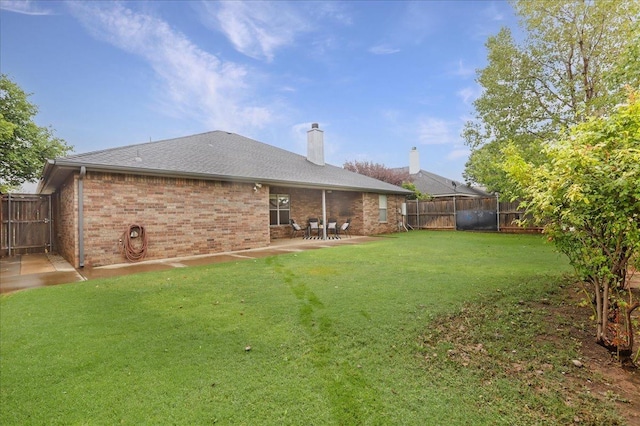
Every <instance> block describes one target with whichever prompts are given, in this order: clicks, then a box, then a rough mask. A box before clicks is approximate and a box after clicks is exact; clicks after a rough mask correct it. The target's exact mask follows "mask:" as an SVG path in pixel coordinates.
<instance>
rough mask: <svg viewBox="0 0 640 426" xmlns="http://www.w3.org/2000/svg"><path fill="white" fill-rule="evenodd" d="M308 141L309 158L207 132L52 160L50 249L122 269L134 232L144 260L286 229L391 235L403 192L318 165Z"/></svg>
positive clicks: (319, 153)
mask: <svg viewBox="0 0 640 426" xmlns="http://www.w3.org/2000/svg"><path fill="white" fill-rule="evenodd" d="M307 136H308V141H307V142H308V153H307V156H306V157H305V156H302V155H298V154H295V153H292V152H289V151H286V150H283V149H280V148H276V147H274V146H270V145H267V144H264V143H261V142H258V141H255V140H252V139H249V138H246V137H243V136H240V135H237V134H233V133H228V132H223V131H213V132H208V133H203V134H198V135H193V136H186V137H181V138H176V139H168V140H162V141H157V142H149V143H142V144H137V145H129V146H124V147H120V148H113V149H107V150H103V151H95V152H90V153H85V154H78V155H71V156H67V157H63V158H57V159H54V160H49V161H48V162H47V163H46V164H45V167H44V171H43V176H42V178H41V180H40V183H39V185H38V192H39V193H40V194H52V201H53V202H52V205H53V222H54V248H55V249H56V251H57V252H58V253H60V254H61V255H62V256H63V257H64V258H65V259H67V260H68V261H69V262H70V263H71V264H72V265H74V266H75V267H76V268H81V267H84V266H101V265H109V264H117V263H122V262H126V259H125V257H124V255H123V253H122V236H123V235H124V233H125V232H126V231H127V229H128V227H129V226H130V225H131V224H136V225H141V226H143V227H144V230H145V234H146V236H147V237H148V245H147V250H146V259H162V258H171V257H179V256H190V255H199V254H212V253H220V252H227V251H235V250H243V249H251V248H259V247H266V246H269V244H270V242H271V241H272V240H273V239H277V238H288V237H289V236H290V232H291V226H290V223H289V220H290V219H294V220H296V222H298V223H300V224H301V225H303V226H304V225H305V224H306V222H307V219H308V218H310V217H317V218H319V219H324V221H325V223H326V220H327V219H328V218H331V217H334V218H336V219H338V222H339V224H341V223H343V222H344V221H346V220H347V219H348V218H350V219H351V227H350V229H351V233H352V234H354V235H373V234H380V233H391V232H396V231H397V224H398V221H399V220H400V218H399V216H398V215H399V212H400V208H401V204H402V202H403V201H404V199H405V196H406V195H407V194H409V193H410V192H409V191H407V190H405V189H404V188H400V187H397V186H394V185H390V184H388V183H386V182H382V181H379V180H376V179H372V178H370V177H367V176H363V175H359V174H356V173H352V172H349V171H347V170H345V169H343V168H340V167H336V166H332V165H329V164H325V162H324V140H323V131H322V130H320V129H319V128H318V126H317V124H314V125H313V126H312V128H311V130H309V131H308V133H307Z"/></svg>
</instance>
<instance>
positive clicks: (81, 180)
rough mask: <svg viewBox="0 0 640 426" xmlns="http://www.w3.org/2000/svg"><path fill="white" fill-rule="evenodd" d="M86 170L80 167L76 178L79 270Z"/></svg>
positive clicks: (81, 261)
mask: <svg viewBox="0 0 640 426" xmlns="http://www.w3.org/2000/svg"><path fill="white" fill-rule="evenodd" d="M86 174H87V168H86V167H85V166H80V176H79V177H78V252H79V253H78V255H79V262H78V265H79V267H80V268H84V203H83V198H84V176H85V175H86Z"/></svg>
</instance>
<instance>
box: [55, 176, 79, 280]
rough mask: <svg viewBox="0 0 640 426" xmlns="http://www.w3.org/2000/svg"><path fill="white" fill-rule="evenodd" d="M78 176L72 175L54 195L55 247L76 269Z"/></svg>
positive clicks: (77, 264) (77, 263)
mask: <svg viewBox="0 0 640 426" xmlns="http://www.w3.org/2000/svg"><path fill="white" fill-rule="evenodd" d="M77 182H78V174H77V173H75V174H72V175H70V176H69V177H68V178H67V180H66V181H65V182H64V183H63V184H62V185H61V186H60V188H58V191H57V192H56V193H55V194H54V195H53V197H52V199H53V225H54V228H53V229H54V245H55V247H56V251H57V252H58V254H60V255H61V256H62V257H64V258H65V259H67V261H69V263H71V264H72V265H73V266H74V267H76V268H77V267H79V266H80V264H79V259H78V199H77V195H78V183H77Z"/></svg>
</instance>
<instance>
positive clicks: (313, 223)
mask: <svg viewBox="0 0 640 426" xmlns="http://www.w3.org/2000/svg"><path fill="white" fill-rule="evenodd" d="M314 232H315V233H316V236H317V237H318V238H320V226H319V223H318V219H317V218H315V217H310V218H309V225H308V226H307V238H315V237H313V233H314Z"/></svg>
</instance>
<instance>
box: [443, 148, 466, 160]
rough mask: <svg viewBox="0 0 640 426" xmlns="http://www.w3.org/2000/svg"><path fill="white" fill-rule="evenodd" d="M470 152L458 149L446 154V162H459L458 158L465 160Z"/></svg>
mask: <svg viewBox="0 0 640 426" xmlns="http://www.w3.org/2000/svg"><path fill="white" fill-rule="evenodd" d="M470 153H471V151H470V150H469V149H467V148H458V149H454V150H453V151H451V152H449V154H447V160H459V159H460V158H466V157H468V156H469V154H470Z"/></svg>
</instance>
